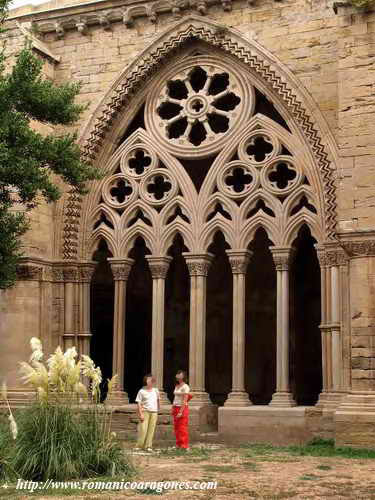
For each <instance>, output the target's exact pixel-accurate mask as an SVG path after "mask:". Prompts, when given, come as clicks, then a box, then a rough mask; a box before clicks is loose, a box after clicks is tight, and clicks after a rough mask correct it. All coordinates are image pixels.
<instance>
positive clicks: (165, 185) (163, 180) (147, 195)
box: [140, 169, 178, 205]
mask: <svg viewBox="0 0 375 500" xmlns="http://www.w3.org/2000/svg"><path fill="white" fill-rule="evenodd" d="M177 191H178V187H177V183H176V181H175V180H174V178H173V177H172V176H171V175H169V173H167V172H166V170H165V169H157V170H154V171H152V172H150V174H149V175H147V176H146V177H145V178H144V179H143V180H142V182H141V186H140V195H141V198H142V199H143V200H145V201H147V202H149V203H152V204H153V205H162V204H164V203H165V202H167V201H168V200H170V199H171V198H172V197H173V196H175V195H176V194H177Z"/></svg>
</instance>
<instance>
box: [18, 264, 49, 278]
mask: <svg viewBox="0 0 375 500" xmlns="http://www.w3.org/2000/svg"><path fill="white" fill-rule="evenodd" d="M42 277H43V267H41V266H36V265H33V264H20V265H18V266H17V280H19V281H41V280H42Z"/></svg>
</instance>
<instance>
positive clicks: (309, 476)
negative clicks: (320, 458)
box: [300, 474, 321, 481]
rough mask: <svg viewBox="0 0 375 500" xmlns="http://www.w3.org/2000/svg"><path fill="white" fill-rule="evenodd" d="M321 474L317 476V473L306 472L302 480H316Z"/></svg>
mask: <svg viewBox="0 0 375 500" xmlns="http://www.w3.org/2000/svg"><path fill="white" fill-rule="evenodd" d="M320 478H321V476H316V475H315V474H304V475H303V476H301V477H300V479H301V480H302V481H315V480H316V479H320Z"/></svg>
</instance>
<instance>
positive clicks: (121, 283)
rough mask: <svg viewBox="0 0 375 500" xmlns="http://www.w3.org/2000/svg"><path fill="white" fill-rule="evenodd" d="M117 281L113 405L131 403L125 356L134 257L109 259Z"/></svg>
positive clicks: (109, 401)
mask: <svg viewBox="0 0 375 500" xmlns="http://www.w3.org/2000/svg"><path fill="white" fill-rule="evenodd" d="M108 261H109V263H110V265H111V269H112V274H113V279H114V282H115V301H114V311H113V355H112V356H113V357H112V359H113V361H112V376H113V375H116V374H117V376H118V378H117V385H116V387H115V388H114V390H113V392H112V394H111V395H110V397H109V398H107V403H109V404H111V405H112V406H122V405H125V404H128V403H129V399H128V395H127V394H126V392H125V391H124V375H125V367H124V357H125V311H126V284H127V281H128V277H129V273H130V270H131V266H132V264H133V262H134V261H133V259H129V258H123V259H116V258H110V259H108Z"/></svg>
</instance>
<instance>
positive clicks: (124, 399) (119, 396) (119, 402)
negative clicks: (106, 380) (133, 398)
mask: <svg viewBox="0 0 375 500" xmlns="http://www.w3.org/2000/svg"><path fill="white" fill-rule="evenodd" d="M105 403H106V404H107V405H109V406H124V405H128V404H129V398H128V394H127V393H126V392H125V391H113V392H112V393H111V394H110V396H109V397H108V396H107V398H106V400H105Z"/></svg>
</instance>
